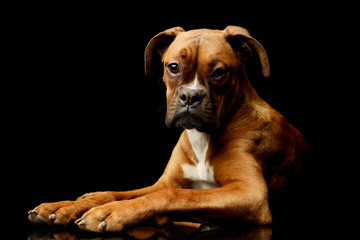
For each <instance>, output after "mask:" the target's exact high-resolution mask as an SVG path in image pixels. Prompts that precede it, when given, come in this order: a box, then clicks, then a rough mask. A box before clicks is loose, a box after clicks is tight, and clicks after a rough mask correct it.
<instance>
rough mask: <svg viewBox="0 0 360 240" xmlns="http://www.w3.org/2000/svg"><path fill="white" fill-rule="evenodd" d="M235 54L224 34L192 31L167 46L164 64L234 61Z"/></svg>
mask: <svg viewBox="0 0 360 240" xmlns="http://www.w3.org/2000/svg"><path fill="white" fill-rule="evenodd" d="M234 57H235V54H234V51H233V49H232V48H231V46H230V44H229V43H228V42H227V41H226V40H225V38H224V34H223V33H222V32H221V31H217V30H193V31H188V32H184V33H181V34H179V35H178V36H177V37H176V38H175V40H174V41H173V42H172V43H171V45H170V46H169V48H168V50H167V52H166V54H165V56H164V59H163V60H164V61H165V62H171V61H179V60H180V59H182V60H188V61H191V62H194V61H195V62H198V63H205V64H210V63H212V62H217V61H222V62H228V61H232V60H234Z"/></svg>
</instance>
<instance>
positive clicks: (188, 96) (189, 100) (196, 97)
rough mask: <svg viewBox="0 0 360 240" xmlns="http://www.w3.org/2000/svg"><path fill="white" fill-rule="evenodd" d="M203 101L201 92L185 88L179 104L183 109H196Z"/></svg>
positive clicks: (180, 95)
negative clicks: (186, 107)
mask: <svg viewBox="0 0 360 240" xmlns="http://www.w3.org/2000/svg"><path fill="white" fill-rule="evenodd" d="M202 99H203V95H202V94H201V92H200V91H198V90H195V89H191V88H184V89H183V90H182V91H181V92H180V94H179V102H180V104H181V106H183V107H185V106H189V107H195V106H197V105H199V104H200V103H201V101H202Z"/></svg>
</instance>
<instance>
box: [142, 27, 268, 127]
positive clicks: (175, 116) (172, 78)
mask: <svg viewBox="0 0 360 240" xmlns="http://www.w3.org/2000/svg"><path fill="white" fill-rule="evenodd" d="M253 50H255V52H257V54H258V56H259V59H260V62H261V65H262V73H263V75H264V76H265V77H268V76H269V74H270V72H269V64H268V60H267V56H266V52H265V50H264V48H263V47H262V45H261V44H260V43H259V42H258V41H256V40H255V39H254V38H252V37H251V36H250V34H249V33H248V31H247V30H246V29H244V28H241V27H235V26H228V27H227V28H226V29H225V30H223V31H219V30H209V29H199V30H192V31H187V32H185V31H184V30H183V29H182V28H180V27H175V28H171V29H168V30H166V31H164V32H161V33H159V34H157V35H156V36H154V37H153V38H152V39H151V40H150V42H149V43H148V45H147V47H146V50H145V73H146V75H147V76H149V75H151V73H152V71H153V64H152V62H153V57H154V55H155V54H154V53H155V52H157V53H158V54H159V55H160V56H161V59H162V62H163V67H164V70H163V81H164V83H165V85H166V88H167V91H166V98H167V113H166V124H167V125H168V126H169V127H172V126H175V127H183V128H185V129H192V128H196V129H197V130H199V131H205V132H211V131H212V130H214V129H216V128H217V127H218V126H219V124H220V123H221V120H222V119H223V117H224V116H226V115H227V114H228V113H229V111H230V110H231V109H232V108H234V107H238V106H236V104H237V103H239V101H240V100H241V99H242V97H243V95H244V94H243V88H242V85H243V79H244V78H246V73H245V69H244V62H245V61H246V60H247V58H248V57H249V56H250V55H251V52H253Z"/></svg>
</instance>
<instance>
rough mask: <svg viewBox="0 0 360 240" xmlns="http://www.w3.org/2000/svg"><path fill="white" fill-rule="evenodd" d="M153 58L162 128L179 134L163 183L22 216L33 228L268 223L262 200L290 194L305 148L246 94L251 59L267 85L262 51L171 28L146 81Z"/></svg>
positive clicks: (154, 53)
mask: <svg viewBox="0 0 360 240" xmlns="http://www.w3.org/2000/svg"><path fill="white" fill-rule="evenodd" d="M159 56H160V58H161V60H162V63H163V81H164V83H165V85H166V105H167V111H166V125H167V126H168V127H176V128H182V129H184V130H183V132H182V133H181V136H180V138H179V141H178V143H177V144H176V146H175V148H174V149H173V152H172V154H171V157H170V160H169V162H168V164H167V166H166V168H165V171H164V173H163V175H162V176H161V177H160V178H159V180H158V181H157V182H156V183H155V184H154V185H152V186H149V187H146V188H142V189H137V190H132V191H123V192H113V191H106V192H94V193H87V194H85V195H83V196H81V197H79V198H78V199H76V200H75V201H60V202H54V203H43V204H41V205H39V206H38V207H36V208H34V209H33V210H30V211H29V213H28V218H29V220H30V221H31V222H33V223H36V224H37V223H47V224H56V225H67V224H69V223H75V224H77V225H78V226H79V227H80V228H81V229H83V230H87V231H93V232H119V231H123V230H124V229H127V228H129V227H133V226H136V225H138V224H140V223H142V222H143V221H145V220H149V219H154V220H155V221H156V222H157V223H158V224H165V223H166V222H167V221H168V219H169V217H168V216H170V219H172V218H174V217H175V218H176V217H177V216H181V217H182V218H188V219H191V221H196V222H200V223H225V222H246V223H253V224H259V225H267V224H270V223H271V222H272V214H271V212H270V207H269V195H274V196H277V195H279V194H281V193H282V192H283V191H284V190H285V189H287V188H288V186H290V185H291V183H292V182H293V181H294V179H295V178H296V176H297V175H298V174H299V173H300V172H301V169H302V162H303V159H304V157H305V155H306V152H307V149H308V147H307V144H306V141H305V139H304V137H303V136H302V134H301V133H300V132H299V131H298V130H297V129H296V128H294V127H293V126H292V125H290V124H289V123H287V121H286V120H285V118H284V117H283V116H282V115H281V114H280V113H279V112H277V111H276V110H274V109H273V108H272V107H271V106H269V105H268V104H267V103H266V102H265V101H263V100H262V99H261V98H260V97H259V96H258V94H257V93H256V91H255V90H254V88H253V87H252V85H251V84H250V81H249V78H248V74H247V63H248V62H249V61H252V59H257V60H259V63H260V64H259V66H260V67H261V73H262V75H263V76H264V77H269V76H270V67H269V63H268V58H267V54H266V51H265V50H264V48H263V46H262V45H261V44H260V43H259V42H258V41H257V40H256V39H254V38H253V37H252V36H251V35H250V34H249V32H248V31H247V30H246V29H245V28H242V27H237V26H228V27H226V28H225V29H224V30H221V31H220V30H209V29H199V30H190V31H185V30H184V29H182V28H181V27H174V28H171V29H168V30H166V31H163V32H161V33H159V34H157V35H156V36H154V37H153V38H152V39H151V40H150V41H149V43H148V45H147V47H146V50H145V74H146V76H151V75H152V74H153V72H154V71H155V69H154V63H155V62H154V61H155V60H156V57H157V58H159Z"/></svg>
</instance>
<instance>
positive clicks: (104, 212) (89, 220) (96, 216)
mask: <svg viewBox="0 0 360 240" xmlns="http://www.w3.org/2000/svg"><path fill="white" fill-rule="evenodd" d="M134 203H135V202H134V200H124V201H116V202H110V203H107V204H104V205H101V206H98V207H94V208H92V209H90V210H89V211H87V212H86V213H85V214H84V215H83V216H82V217H81V218H79V219H78V220H76V221H75V224H77V225H78V226H79V227H80V229H82V230H85V231H92V232H121V231H123V229H124V228H125V227H128V226H133V225H135V224H137V223H139V222H140V221H142V220H144V218H145V216H144V215H143V212H142V211H141V206H140V205H137V204H134Z"/></svg>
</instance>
